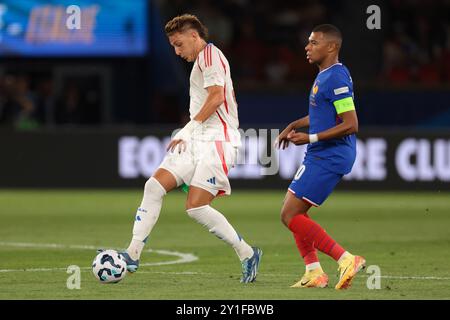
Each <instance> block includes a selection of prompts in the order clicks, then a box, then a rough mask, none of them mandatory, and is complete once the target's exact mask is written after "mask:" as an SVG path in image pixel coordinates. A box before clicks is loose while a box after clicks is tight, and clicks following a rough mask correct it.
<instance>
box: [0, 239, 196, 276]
mask: <svg viewBox="0 0 450 320" xmlns="http://www.w3.org/2000/svg"><path fill="white" fill-rule="evenodd" d="M0 246H4V247H8V246H9V247H19V248H49V249H78V250H97V249H99V247H97V246H90V245H63V244H57V243H24V242H3V241H1V242H0ZM143 252H149V253H156V254H162V255H167V256H175V257H178V258H179V259H178V260H173V261H159V262H147V263H142V264H140V266H141V267H148V266H162V265H169V264H179V263H189V262H193V261H196V260H198V257H197V256H195V255H193V254H191V253H182V252H177V251H168V250H153V249H146V250H144V251H143ZM80 269H91V268H90V267H83V268H80ZM59 270H67V268H24V269H0V273H1V272H19V271H28V272H45V271H59Z"/></svg>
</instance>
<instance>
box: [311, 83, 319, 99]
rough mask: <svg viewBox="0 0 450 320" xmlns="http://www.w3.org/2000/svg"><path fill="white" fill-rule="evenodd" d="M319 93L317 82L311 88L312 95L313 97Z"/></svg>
mask: <svg viewBox="0 0 450 320" xmlns="http://www.w3.org/2000/svg"><path fill="white" fill-rule="evenodd" d="M318 91H319V81H316V82H314V85H313V88H312V94H313V96H315V95H316V94H317V92H318Z"/></svg>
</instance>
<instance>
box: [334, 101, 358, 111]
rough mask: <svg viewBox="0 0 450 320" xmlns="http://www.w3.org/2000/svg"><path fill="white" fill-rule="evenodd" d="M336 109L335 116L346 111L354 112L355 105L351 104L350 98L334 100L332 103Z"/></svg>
mask: <svg viewBox="0 0 450 320" xmlns="http://www.w3.org/2000/svg"><path fill="white" fill-rule="evenodd" d="M333 104H334V107H335V108H336V112H337V114H341V113H344V112H347V111H351V110H355V104H354V103H353V98H352V97H347V98H344V99H341V100H336V101H334V102H333Z"/></svg>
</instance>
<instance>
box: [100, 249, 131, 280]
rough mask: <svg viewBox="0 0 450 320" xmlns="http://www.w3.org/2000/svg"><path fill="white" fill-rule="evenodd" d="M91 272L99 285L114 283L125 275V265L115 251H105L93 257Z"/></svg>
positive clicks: (123, 260)
mask: <svg viewBox="0 0 450 320" xmlns="http://www.w3.org/2000/svg"><path fill="white" fill-rule="evenodd" d="M92 272H93V273H94V276H95V277H96V278H97V280H99V281H100V282H101V283H116V282H119V281H120V280H122V279H123V278H124V277H125V275H126V274H127V263H126V261H125V259H124V258H123V257H122V255H121V254H120V253H118V252H117V251H116V250H105V251H102V252H100V253H99V254H98V255H97V256H96V257H95V259H94V262H93V263H92Z"/></svg>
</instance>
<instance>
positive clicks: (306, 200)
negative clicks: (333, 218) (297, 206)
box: [302, 197, 319, 207]
mask: <svg viewBox="0 0 450 320" xmlns="http://www.w3.org/2000/svg"><path fill="white" fill-rule="evenodd" d="M302 200H303V201H305V202H307V203H309V204H310V205H312V206H314V207H318V206H319V205H318V204H317V203H314V202H312V201H311V200H309V199H308V198H305V197H302Z"/></svg>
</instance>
